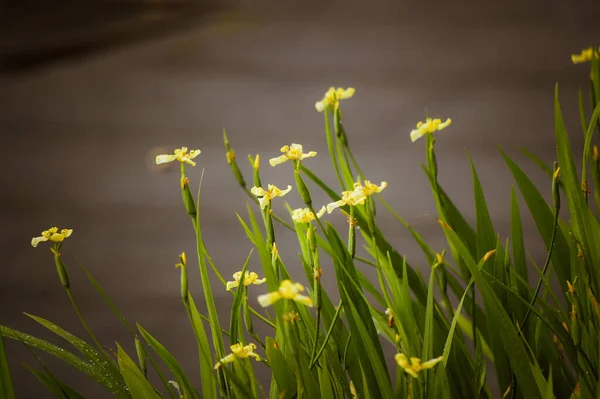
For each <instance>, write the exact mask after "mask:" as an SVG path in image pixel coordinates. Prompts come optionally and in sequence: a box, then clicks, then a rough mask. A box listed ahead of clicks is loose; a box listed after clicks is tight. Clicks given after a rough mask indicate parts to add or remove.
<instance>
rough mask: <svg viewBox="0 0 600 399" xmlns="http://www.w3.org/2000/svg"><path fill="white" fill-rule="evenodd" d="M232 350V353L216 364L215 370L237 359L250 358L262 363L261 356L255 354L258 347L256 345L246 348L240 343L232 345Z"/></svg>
mask: <svg viewBox="0 0 600 399" xmlns="http://www.w3.org/2000/svg"><path fill="white" fill-rule="evenodd" d="M230 349H231V353H230V354H229V355H227V356H225V357H224V358H222V359H221V360H219V362H218V363H217V364H215V370H217V369H218V368H219V367H221V365H222V364H225V363H231V362H233V361H234V360H235V359H247V358H249V357H253V358H255V359H256V360H258V361H260V356H258V355H257V354H256V353H254V350H255V349H256V345H254V344H248V345H246V346H243V345H242V344H241V343H238V344H235V345H231V346H230Z"/></svg>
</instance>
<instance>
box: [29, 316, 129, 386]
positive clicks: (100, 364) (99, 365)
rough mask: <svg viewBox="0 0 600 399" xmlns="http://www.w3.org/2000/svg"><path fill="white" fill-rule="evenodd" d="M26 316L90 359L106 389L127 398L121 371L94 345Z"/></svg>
mask: <svg viewBox="0 0 600 399" xmlns="http://www.w3.org/2000/svg"><path fill="white" fill-rule="evenodd" d="M25 315H26V316H28V317H30V318H31V319H33V320H35V321H36V322H38V323H39V324H41V325H42V326H44V327H45V328H47V329H48V330H50V331H52V332H53V333H55V334H56V335H58V336H59V337H61V338H63V339H64V340H65V341H67V342H69V343H70V344H71V345H73V346H74V347H75V348H76V349H77V350H78V351H79V352H81V353H82V354H83V355H84V356H85V357H86V358H87V359H88V361H89V364H90V365H93V367H94V368H95V369H97V370H98V374H100V375H102V376H103V382H102V385H104V387H106V388H107V389H108V390H110V391H111V392H113V394H119V395H125V396H127V390H126V387H125V382H124V381H123V378H122V377H121V375H120V373H119V370H117V369H116V368H115V367H114V364H113V363H112V362H109V361H108V360H107V359H106V357H104V355H102V354H100V353H98V352H96V349H95V348H94V347H93V346H92V345H89V344H88V343H87V342H85V341H83V340H82V339H80V338H78V337H76V336H75V335H73V334H71V333H69V332H68V331H66V330H64V329H62V328H60V327H59V326H57V325H56V324H54V323H52V322H51V321H48V320H46V319H43V318H41V317H37V316H34V315H31V314H28V313H25Z"/></svg>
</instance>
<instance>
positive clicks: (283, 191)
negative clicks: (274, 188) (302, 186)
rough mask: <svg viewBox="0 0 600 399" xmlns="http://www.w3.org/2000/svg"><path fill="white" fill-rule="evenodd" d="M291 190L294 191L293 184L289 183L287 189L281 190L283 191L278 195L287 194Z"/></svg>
mask: <svg viewBox="0 0 600 399" xmlns="http://www.w3.org/2000/svg"><path fill="white" fill-rule="evenodd" d="M290 191H292V186H290V185H289V184H288V186H287V188H286V189H285V190H281V192H280V193H279V194H278V195H277V196H278V197H283V196H284V195H286V194H287V193H289V192H290Z"/></svg>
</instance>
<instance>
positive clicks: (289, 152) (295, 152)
mask: <svg viewBox="0 0 600 399" xmlns="http://www.w3.org/2000/svg"><path fill="white" fill-rule="evenodd" d="M280 151H281V152H283V155H280V156H278V157H277V158H271V159H269V163H270V164H271V166H276V165H280V164H282V163H284V162H287V161H302V160H303V159H306V158H310V157H314V156H316V155H317V153H316V151H310V152H309V153H307V154H305V153H304V151H302V145H300V144H294V143H292V145H291V146H289V145H284V146H283V147H281V150H280Z"/></svg>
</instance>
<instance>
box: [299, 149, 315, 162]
mask: <svg viewBox="0 0 600 399" xmlns="http://www.w3.org/2000/svg"><path fill="white" fill-rule="evenodd" d="M316 155H317V152H316V151H310V152H309V153H308V154H302V155H301V156H300V160H303V159H306V158H311V157H314V156H316Z"/></svg>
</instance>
